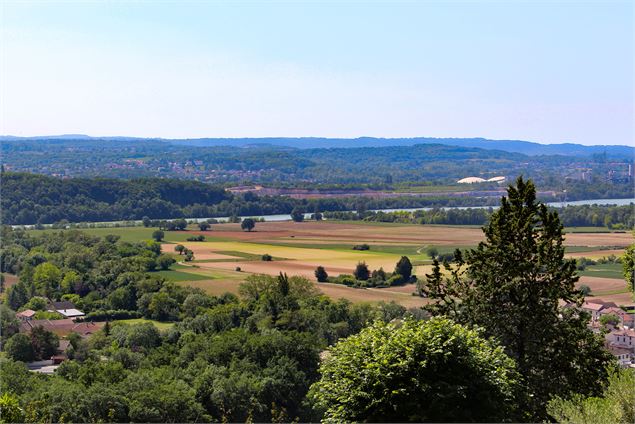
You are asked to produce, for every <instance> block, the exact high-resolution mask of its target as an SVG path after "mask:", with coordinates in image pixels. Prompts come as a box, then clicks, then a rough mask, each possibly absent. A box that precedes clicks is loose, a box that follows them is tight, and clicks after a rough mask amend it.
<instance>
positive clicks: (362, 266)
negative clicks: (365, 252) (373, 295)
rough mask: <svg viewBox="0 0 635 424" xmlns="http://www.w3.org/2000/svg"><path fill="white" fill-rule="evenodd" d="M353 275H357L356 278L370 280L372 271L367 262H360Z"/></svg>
mask: <svg viewBox="0 0 635 424" xmlns="http://www.w3.org/2000/svg"><path fill="white" fill-rule="evenodd" d="M353 275H355V278H357V279H358V280H368V278H369V277H370V271H369V269H368V265H366V262H359V263H358V264H357V266H356V267H355V271H353Z"/></svg>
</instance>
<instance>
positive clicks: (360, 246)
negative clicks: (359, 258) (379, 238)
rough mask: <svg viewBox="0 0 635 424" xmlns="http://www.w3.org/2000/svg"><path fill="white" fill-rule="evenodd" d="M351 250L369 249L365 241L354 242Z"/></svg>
mask: <svg viewBox="0 0 635 424" xmlns="http://www.w3.org/2000/svg"><path fill="white" fill-rule="evenodd" d="M353 250H370V246H369V245H367V244H366V243H363V244H356V245H355V246H353Z"/></svg>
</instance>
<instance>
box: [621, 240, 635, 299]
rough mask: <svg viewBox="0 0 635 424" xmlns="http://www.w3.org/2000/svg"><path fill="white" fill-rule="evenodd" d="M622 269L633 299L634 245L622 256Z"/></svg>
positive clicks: (634, 281)
mask: <svg viewBox="0 0 635 424" xmlns="http://www.w3.org/2000/svg"><path fill="white" fill-rule="evenodd" d="M622 268H623V271H624V279H625V280H626V282H627V283H628V289H629V290H630V291H631V293H632V294H633V299H635V244H632V245H630V246H629V247H628V248H627V249H626V252H624V256H622Z"/></svg>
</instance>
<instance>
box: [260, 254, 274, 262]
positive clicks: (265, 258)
mask: <svg viewBox="0 0 635 424" xmlns="http://www.w3.org/2000/svg"><path fill="white" fill-rule="evenodd" d="M261 259H262V260H263V261H265V262H271V261H272V260H273V257H271V255H270V254H268V253H265V254H264V255H262V258H261Z"/></svg>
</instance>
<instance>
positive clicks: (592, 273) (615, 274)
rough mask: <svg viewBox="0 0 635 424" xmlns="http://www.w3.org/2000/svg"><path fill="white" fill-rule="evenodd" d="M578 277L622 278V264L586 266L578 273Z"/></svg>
mask: <svg viewBox="0 0 635 424" xmlns="http://www.w3.org/2000/svg"><path fill="white" fill-rule="evenodd" d="M578 273H579V274H580V275H585V276H588V277H603V278H618V279H622V278H624V272H623V270H622V264H612V263H610V264H597V265H587V267H586V269H585V270H584V271H578Z"/></svg>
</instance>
